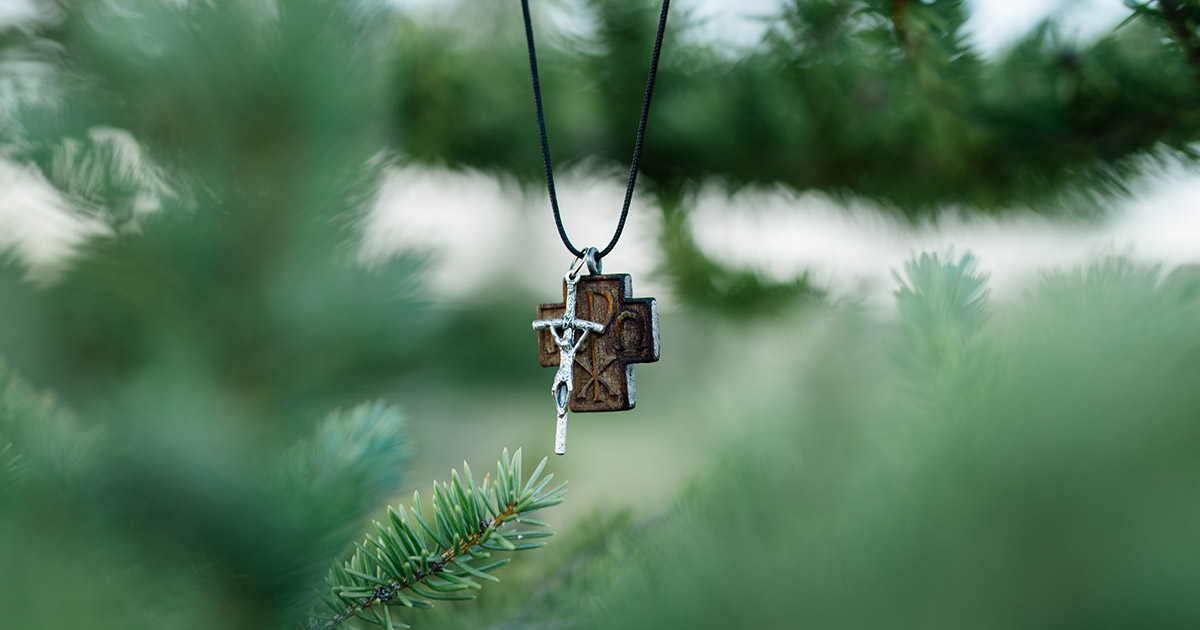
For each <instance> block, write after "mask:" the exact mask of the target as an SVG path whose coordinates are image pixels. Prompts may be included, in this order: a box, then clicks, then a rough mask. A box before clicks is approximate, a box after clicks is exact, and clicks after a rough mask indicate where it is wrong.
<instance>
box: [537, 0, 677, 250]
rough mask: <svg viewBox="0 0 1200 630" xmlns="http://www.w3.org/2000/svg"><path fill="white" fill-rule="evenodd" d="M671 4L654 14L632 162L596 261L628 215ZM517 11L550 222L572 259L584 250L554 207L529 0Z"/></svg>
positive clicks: (666, 1)
mask: <svg viewBox="0 0 1200 630" xmlns="http://www.w3.org/2000/svg"><path fill="white" fill-rule="evenodd" d="M670 6H671V2H670V0H663V3H662V12H661V13H660V14H659V17H658V34H657V35H656V36H655V38H654V53H653V54H652V55H651V56H650V75H649V77H648V78H647V79H646V95H645V96H644V97H643V98H642V117H641V119H640V120H639V121H638V130H637V140H636V141H635V142H634V144H633V164H632V165H631V166H630V167H629V185H628V186H626V188H625V203H624V205H623V206H621V218H620V219H619V220H618V221H617V230H616V232H614V233H613V236H612V240H610V241H609V242H608V245H606V246H604V249H602V250H599V251H597V252H596V253H595V254H594V255H595V260H596V262H599V261H600V259H602V258H604V257H605V256H607V255H608V253H609V252H611V251H612V249H613V247H616V245H617V241H618V240H620V239H621V232H622V231H624V230H625V219H626V217H628V216H629V204H630V202H632V201H633V187H634V185H636V184H637V175H638V163H639V162H640V161H641V159H642V141H643V140H644V139H645V137H646V119H647V118H649V116H650V97H651V96H652V95H653V94H654V77H655V75H657V74H658V56H659V53H661V52H662V41H663V32H665V31H666V28H667V11H668V9H669V8H670ZM521 11H522V12H523V13H524V14H525V43H526V44H527V45H528V47H529V74H530V75H531V76H532V77H533V105H534V108H535V109H536V110H537V123H538V135H539V137H540V138H541V140H542V163H543V164H545V167H546V188H547V189H548V190H549V191H550V208H551V210H552V211H553V212H554V224H555V225H556V226H557V227H558V236H559V237H560V238H562V242H563V245H566V246H567V251H569V252H571V254H572V255H574V256H575V257H576V258H583V257H584V251H582V250H580V249H579V248H577V247H575V246H574V245H573V244H571V239H570V238H568V237H567V230H566V229H565V228H563V223H562V216H561V213H560V212H559V209H558V195H557V193H555V191H554V168H553V167H552V166H551V164H550V144H549V142H547V140H546V117H545V115H544V114H543V113H542V87H541V81H539V80H538V67H537V51H536V49H535V48H534V45H533V23H532V21H530V19H529V0H521Z"/></svg>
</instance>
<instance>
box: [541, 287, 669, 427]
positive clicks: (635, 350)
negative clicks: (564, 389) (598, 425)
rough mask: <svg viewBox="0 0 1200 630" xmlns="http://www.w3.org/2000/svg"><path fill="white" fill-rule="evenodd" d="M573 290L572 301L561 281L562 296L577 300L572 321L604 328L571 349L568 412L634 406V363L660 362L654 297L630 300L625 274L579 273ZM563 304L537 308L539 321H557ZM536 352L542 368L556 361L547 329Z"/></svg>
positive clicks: (555, 348)
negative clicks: (571, 389) (570, 391)
mask: <svg viewBox="0 0 1200 630" xmlns="http://www.w3.org/2000/svg"><path fill="white" fill-rule="evenodd" d="M574 288H575V291H576V293H575V296H574V297H575V299H574V300H571V299H570V297H571V296H568V295H567V289H568V287H567V283H566V282H565V281H564V282H563V299H564V302H565V303H570V302H572V301H573V302H575V319H576V320H583V321H586V322H595V323H597V324H599V325H600V326H603V327H604V328H603V332H600V333H597V332H595V330H593V331H591V334H589V335H588V338H587V339H586V340H584V343H583V345H582V346H580V347H579V350H578V351H577V352H575V355H574V365H573V367H572V376H573V379H572V380H573V381H574V391H573V392H572V395H571V400H570V403H569V404H570V410H571V411H573V412H576V413H583V412H588V411H623V410H625V409H633V406H634V405H635V404H636V403H637V389H636V388H635V386H634V382H633V364H635V363H651V362H653V361H657V360H658V352H659V344H658V304H657V303H656V302H655V301H654V298H640V299H633V298H632V297H631V295H632V294H633V283H632V282H631V280H630V278H629V275H628V274H611V275H585V276H580V277H579V279H578V280H577V282H576V286H575V287H574ZM565 303H564V304H542V305H541V306H538V311H537V317H538V320H542V321H545V320H556V319H561V318H562V317H563V316H564V314H565V312H566V304H565ZM538 355H539V359H540V360H541V363H542V367H555V366H558V365H559V361H560V360H561V353H560V347H559V344H558V343H557V342H556V341H555V339H554V337H553V335H552V334H551V331H550V330H549V329H546V328H541V329H540V330H538Z"/></svg>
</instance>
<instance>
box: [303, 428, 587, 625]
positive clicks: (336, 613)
mask: <svg viewBox="0 0 1200 630" xmlns="http://www.w3.org/2000/svg"><path fill="white" fill-rule="evenodd" d="M545 466H546V460H545V459H543V460H542V461H541V463H540V464H538V467H537V469H536V470H535V471H534V472H533V474H532V475H531V476H530V477H529V480H528V481H526V482H525V483H524V484H523V485H522V483H521V481H522V478H523V476H522V473H521V451H520V449H518V450H517V452H516V453H515V454H514V455H512V457H511V458H510V457H509V454H508V449H505V450H504V454H503V456H502V457H501V459H500V461H499V462H497V467H496V478H495V481H493V480H492V478H491V476H490V475H489V476H485V477H484V479H483V483H482V484H480V485H478V486H476V484H475V480H474V478H473V477H472V475H471V469H470V466H468V465H467V464H466V463H465V462H464V463H463V478H465V480H466V481H465V484H464V481H463V478H460V477H459V474H458V471H457V470H454V471H451V482H450V483H449V484H446V483H442V484H441V485H440V486H439V485H438V484H436V483H435V484H434V487H433V508H434V511H433V513H432V514H431V515H430V518H429V519H426V518H425V516H424V514H423V513H422V511H421V497H420V494H419V493H413V506H412V515H411V518H410V515H409V512H408V510H406V509H405V508H404V506H400V509H399V510H396V509H393V508H388V520H389V521H390V525H385V524H383V523H379V522H378V521H376V522H375V523H374V526H375V531H376V532H377V536H375V537H372V536H371V535H369V534H368V535H367V538H366V540H365V541H364V542H363V543H361V544H357V545H356V546H357V550H356V551H355V553H354V555H353V556H352V557H351V558H350V559H349V560H348V561H346V562H343V563H335V564H334V566H333V568H332V569H331V570H330V573H329V576H328V578H327V579H326V582H327V583H328V585H329V588H330V593H329V595H328V596H325V597H322V599H323V600H324V603H325V606H326V608H327V609H328V610H327V611H326V612H324V613H315V614H314V615H313V618H312V621H311V622H310V624H309V627H310V628H312V629H313V630H332V629H333V628H337V627H339V626H341V625H342V624H344V623H346V622H347V621H349V620H350V619H351V618H358V619H362V620H365V621H370V622H372V623H376V624H379V625H382V626H384V627H385V628H388V629H389V630H390V629H392V628H397V627H400V628H407V627H408V626H407V625H404V624H402V623H399V622H397V621H395V620H394V619H393V618H392V613H391V610H390V607H395V606H403V607H406V608H430V607H432V606H433V604H432V603H431V602H430V601H429V600H431V599H441V600H463V599H474V596H473V595H467V594H464V593H461V592H460V591H464V590H474V589H478V588H480V585H479V582H478V581H476V580H490V581H493V582H494V581H498V580H497V578H495V577H494V576H492V575H490V573H491V572H492V571H494V570H495V569H498V568H500V567H502V566H504V565H505V564H508V559H507V558H505V559H503V560H498V561H495V562H490V563H488V564H486V565H483V566H473V565H472V564H470V563H471V562H473V561H475V560H486V559H488V558H490V553H489V552H490V551H522V550H526V549H535V548H537V547H541V546H543V545H544V544H545V543H544V542H516V543H514V541H523V540H526V539H536V538H546V537H548V536H551V535H552V534H553V532H551V531H546V530H541V529H533V530H530V529H526V530H518V531H507V532H503V533H501V532H500V529H501V528H503V527H504V526H505V525H508V524H509V523H521V524H526V525H531V526H534V527H545V526H546V523H543V522H541V521H538V520H534V519H530V518H528V515H529V514H530V513H532V512H535V511H537V510H540V509H542V508H545V507H550V506H552V505H557V504H558V503H561V502H562V497H563V495H564V494H565V493H566V489H565V487H564V486H566V484H565V483H563V484H560V485H558V486H555V487H554V488H551V489H549V490H547V489H546V486H548V485H549V483H550V480H551V479H552V478H553V477H554V475H552V474H551V475H546V476H545V477H542V476H541V474H542V471H543V469H544V468H545ZM406 591H407V592H406Z"/></svg>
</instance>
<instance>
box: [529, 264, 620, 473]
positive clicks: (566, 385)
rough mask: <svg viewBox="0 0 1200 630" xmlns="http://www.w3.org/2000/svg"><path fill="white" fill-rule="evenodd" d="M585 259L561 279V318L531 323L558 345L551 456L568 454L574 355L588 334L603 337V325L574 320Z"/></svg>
mask: <svg viewBox="0 0 1200 630" xmlns="http://www.w3.org/2000/svg"><path fill="white" fill-rule="evenodd" d="M585 262H586V260H585V259H584V258H580V259H579V260H577V261H575V264H574V265H571V269H570V270H569V271H567V275H566V276H564V277H563V279H564V280H565V281H566V283H567V300H566V309H565V310H564V311H563V316H562V317H556V318H554V319H539V320H537V321H535V322H533V328H534V330H542V329H544V328H546V329H549V330H550V335H551V336H553V337H554V343H556V344H558V357H559V361H558V372H556V373H555V374H554V384H553V385H551V386H550V393H551V394H552V395H553V396H554V405H555V407H556V408H557V409H558V425H557V428H556V431H555V434H554V452H555V453H556V454H558V455H563V454H566V452H567V405H568V404H569V403H570V402H571V394H572V393H573V392H574V391H575V379H574V378H573V376H572V374H573V373H574V367H575V353H576V352H578V351H579V348H580V347H581V346H583V342H584V340H585V339H587V335H588V333H589V332H594V333H596V334H597V335H602V334H604V324H597V323H596V322H590V321H588V320H586V319H578V318H576V317H575V284H576V283H577V282H579V276H580V274H581V273H582V272H583V265H584V263H585ZM576 330H580V331H583V333H582V334H581V335H579V340H578V341H576V340H575V331H576Z"/></svg>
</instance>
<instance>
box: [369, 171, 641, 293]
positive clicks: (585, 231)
mask: <svg viewBox="0 0 1200 630" xmlns="http://www.w3.org/2000/svg"><path fill="white" fill-rule="evenodd" d="M555 184H556V186H557V189H558V196H559V199H560V202H561V204H562V213H563V223H564V225H565V226H566V229H567V234H568V235H569V236H570V237H571V240H572V242H573V243H574V244H575V245H576V247H581V248H582V247H587V246H595V247H604V245H605V244H607V243H608V239H609V238H610V237H611V236H612V231H613V230H614V229H615V228H616V225H617V218H618V216H619V214H620V208H621V202H622V200H623V199H624V194H625V186H624V184H625V182H624V181H623V180H622V179H621V178H620V177H614V178H597V177H587V176H584V175H582V174H579V173H578V172H572V171H566V172H562V173H560V174H559V175H558V177H556V179H555ZM647 203H648V200H647V199H645V198H644V197H642V196H641V195H636V196H635V198H634V203H633V206H632V208H631V210H630V216H629V220H628V223H627V224H626V231H625V236H624V237H622V239H621V241H620V243H619V244H618V245H617V247H616V248H615V249H614V250H613V252H612V253H611V254H610V255H609V256H608V257H607V258H605V259H604V261H603V262H604V264H605V265H606V270H607V271H612V272H621V273H634V274H637V275H639V276H640V277H643V278H645V277H647V276H648V275H649V272H650V270H651V268H652V266H653V264H654V262H655V260H656V258H655V251H656V249H657V248H656V247H655V241H656V239H657V235H658V223H657V210H656V209H654V208H652V207H650V206H648V205H647ZM363 235H364V244H363V255H364V258H365V259H366V261H367V262H368V263H369V262H370V261H371V260H377V259H379V258H381V257H387V256H389V255H392V254H395V253H397V252H401V251H413V250H415V251H418V252H427V253H428V254H429V255H430V256H431V257H432V261H431V262H432V265H431V268H432V270H431V276H430V278H429V282H430V289H431V290H432V292H433V293H434V297H436V298H441V299H447V300H454V299H460V298H464V297H467V296H469V295H471V294H473V293H475V292H477V291H479V290H480V289H483V288H485V287H486V286H487V285H490V284H492V283H494V282H496V281H497V280H500V279H506V280H508V281H510V282H515V283H516V284H517V285H518V286H523V287H525V288H527V289H529V290H531V291H537V292H547V289H546V287H552V288H551V289H550V290H549V292H548V296H547V297H548V298H553V297H556V296H555V295H554V292H555V289H554V288H553V287H557V286H558V284H557V283H558V282H559V281H560V280H561V278H562V275H563V274H564V273H566V271H567V268H568V267H569V266H570V265H571V263H572V262H573V258H572V256H571V255H570V253H568V252H567V250H566V248H565V247H564V246H563V245H562V243H561V241H560V240H559V237H558V232H557V230H556V229H555V227H554V221H553V219H552V218H551V213H550V203H549V201H548V200H547V199H546V191H545V189H544V188H540V187H534V188H529V189H523V188H522V187H521V186H519V185H518V184H516V183H515V180H510V179H507V178H505V179H497V178H495V177H493V176H491V175H488V174H484V173H480V172H476V171H452V170H448V169H441V168H432V167H424V166H410V167H406V168H398V169H395V170H393V171H392V172H391V173H389V175H388V176H387V178H386V179H385V182H384V185H383V187H382V188H381V190H380V192H379V196H378V201H377V202H376V205H375V208H374V210H373V211H372V212H371V213H370V214H369V216H368V218H367V221H366V224H365V225H364V228H363ZM641 286H642V285H641V284H639V292H641V291H642V288H641ZM651 288H653V285H649V286H647V287H646V289H647V290H649V289H651Z"/></svg>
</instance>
